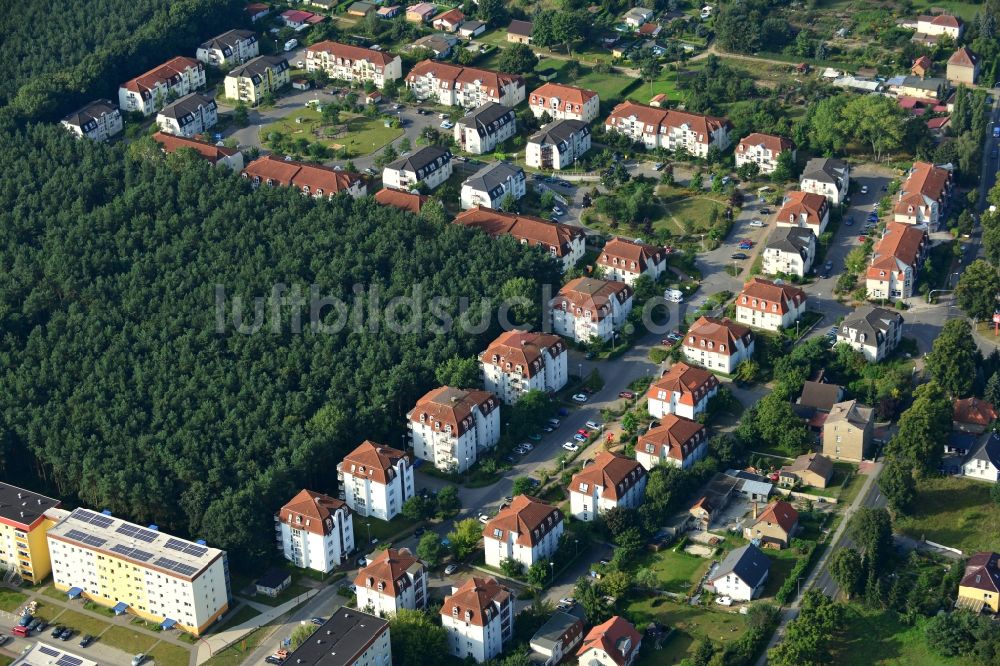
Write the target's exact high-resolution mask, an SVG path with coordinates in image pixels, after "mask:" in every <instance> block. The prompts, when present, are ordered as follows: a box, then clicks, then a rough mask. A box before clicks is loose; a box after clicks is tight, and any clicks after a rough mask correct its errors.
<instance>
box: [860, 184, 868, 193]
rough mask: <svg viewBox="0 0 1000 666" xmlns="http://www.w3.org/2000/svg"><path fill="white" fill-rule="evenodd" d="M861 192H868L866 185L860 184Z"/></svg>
mask: <svg viewBox="0 0 1000 666" xmlns="http://www.w3.org/2000/svg"><path fill="white" fill-rule="evenodd" d="M861 194H868V186H867V185H862V186H861Z"/></svg>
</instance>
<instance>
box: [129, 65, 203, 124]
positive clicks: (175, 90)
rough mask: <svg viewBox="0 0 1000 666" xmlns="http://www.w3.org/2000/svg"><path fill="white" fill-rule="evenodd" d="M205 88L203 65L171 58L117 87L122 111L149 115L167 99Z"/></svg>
mask: <svg viewBox="0 0 1000 666" xmlns="http://www.w3.org/2000/svg"><path fill="white" fill-rule="evenodd" d="M204 87H205V65H204V63H201V62H198V61H197V60H195V59H194V58H185V57H183V56H178V57H176V58H171V59H170V60H168V61H167V62H165V63H163V64H162V65H160V66H159V67H155V68H153V69H151V70H149V71H148V72H146V73H145V74H143V75H141V76H137V77H135V78H134V79H132V80H130V81H126V82H125V83H123V84H122V85H121V87H119V88H118V106H119V107H120V108H121V110H122V111H138V112H140V113H142V115H144V116H149V115H152V114H154V113H156V112H157V111H159V110H160V109H161V108H163V105H164V104H166V103H167V102H168V101H169V100H170V99H177V98H178V97H183V96H184V95H187V94H188V93H192V92H194V91H195V90H198V89H199V88H204Z"/></svg>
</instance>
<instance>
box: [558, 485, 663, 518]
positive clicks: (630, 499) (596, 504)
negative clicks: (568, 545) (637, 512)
mask: <svg viewBox="0 0 1000 666" xmlns="http://www.w3.org/2000/svg"><path fill="white" fill-rule="evenodd" d="M647 479H648V477H647V476H643V477H642V478H641V479H640V480H639V482H638V483H636V484H635V485H634V486H632V487H631V488H629V489H628V490H627V491H626V492H625V495H623V496H622V497H621V498H620V499H612V498H610V497H605V496H604V490H605V489H604V487H602V486H597V485H594V484H592V483H589V484H587V485H588V486H589V487H588V489H587V491H586V492H585V491H583V490H582V489H581V488H580V485H579V484H577V485H576V486H575V487H573V488H571V489H570V493H569V510H570V513H571V514H573V517H574V518H576V519H577V520H584V521H591V520H594V519H595V518H597V516H598V515H599V514H601V513H604V512H605V511H607V510H609V509H613V508H615V507H616V506H620V507H622V508H625V509H637V508H639V505H641V504H642V500H643V498H644V497H645V496H646V480H647Z"/></svg>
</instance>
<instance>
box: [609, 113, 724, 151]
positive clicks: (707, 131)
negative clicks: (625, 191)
mask: <svg viewBox="0 0 1000 666" xmlns="http://www.w3.org/2000/svg"><path fill="white" fill-rule="evenodd" d="M604 129H605V130H606V131H608V132H618V133H619V134H624V135H625V136H627V137H629V138H630V139H632V140H633V141H635V142H638V143H642V144H643V145H644V146H646V148H666V149H667V150H682V151H686V152H687V153H688V154H690V155H694V156H695V157H701V158H705V157H708V149H709V148H716V149H718V150H725V149H726V148H728V147H729V144H730V143H731V141H730V138H729V132H730V130H731V129H732V125H731V124H730V122H729V120H727V119H726V118H716V117H714V116H703V115H701V114H698V113H687V112H686V111H675V110H673V109H662V108H658V107H654V106H646V105H645V104H636V103H635V102H622V103H621V104H619V105H618V106H616V107H615V108H614V109H613V110H612V111H611V115H609V116H608V118H607V119H606V120H605V121H604Z"/></svg>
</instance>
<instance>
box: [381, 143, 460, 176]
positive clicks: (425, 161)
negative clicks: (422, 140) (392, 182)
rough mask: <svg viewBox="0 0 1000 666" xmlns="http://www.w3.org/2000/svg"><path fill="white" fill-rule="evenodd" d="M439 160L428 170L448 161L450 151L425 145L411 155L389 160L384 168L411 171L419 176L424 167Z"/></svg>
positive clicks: (449, 159) (434, 169)
mask: <svg viewBox="0 0 1000 666" xmlns="http://www.w3.org/2000/svg"><path fill="white" fill-rule="evenodd" d="M439 160H442V161H441V162H440V164H438V165H437V166H435V168H433V169H430V171H437V169H438V168H440V167H441V166H444V165H445V164H446V163H448V162H450V161H451V151H450V150H447V149H446V148H441V147H440V146H426V147H424V148H421V149H420V150H418V151H417V152H415V153H413V154H412V155H407V156H406V157H400V158H399V159H398V160H395V161H393V162H390V163H389V165H388V166H387V167H386V168H388V169H393V170H395V171H412V172H414V173H416V174H418V176H417V177H418V178H419V177H420V174H421V173H422V172H423V171H424V170H425V169H427V168H428V167H430V166H433V165H435V163H437V162H438V161H439Z"/></svg>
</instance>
